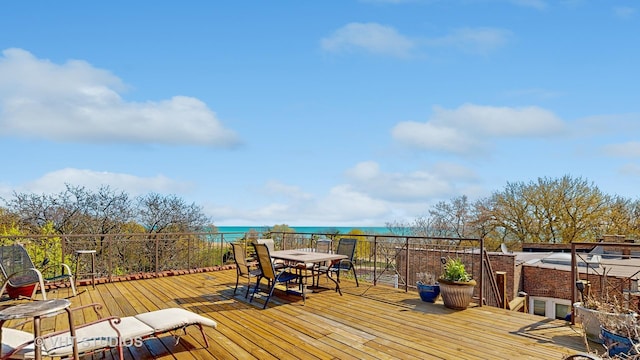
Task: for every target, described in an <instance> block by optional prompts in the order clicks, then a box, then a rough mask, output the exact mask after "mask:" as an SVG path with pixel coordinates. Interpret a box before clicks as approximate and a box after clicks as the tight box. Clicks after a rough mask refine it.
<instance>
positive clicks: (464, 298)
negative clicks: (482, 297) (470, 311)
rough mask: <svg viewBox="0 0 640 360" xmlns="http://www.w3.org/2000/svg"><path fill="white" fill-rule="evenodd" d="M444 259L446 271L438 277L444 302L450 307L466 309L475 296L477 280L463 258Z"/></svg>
mask: <svg viewBox="0 0 640 360" xmlns="http://www.w3.org/2000/svg"><path fill="white" fill-rule="evenodd" d="M442 260H443V263H444V272H443V273H442V275H441V276H440V278H439V279H438V282H439V283H440V295H442V302H444V306H446V307H448V308H450V309H456V310H462V309H466V308H467V306H469V303H470V302H471V298H472V297H473V290H474V288H475V286H476V281H475V280H473V279H472V278H471V275H470V274H469V273H467V270H466V269H465V267H464V263H462V260H460V259H458V258H455V259H454V258H449V259H444V258H443V259H442Z"/></svg>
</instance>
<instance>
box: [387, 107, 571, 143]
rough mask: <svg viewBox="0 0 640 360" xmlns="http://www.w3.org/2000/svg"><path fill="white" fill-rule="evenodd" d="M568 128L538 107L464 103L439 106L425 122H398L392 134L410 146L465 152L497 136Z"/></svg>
mask: <svg viewBox="0 0 640 360" xmlns="http://www.w3.org/2000/svg"><path fill="white" fill-rule="evenodd" d="M565 131H566V126H565V124H564V122H563V121H562V120H561V119H559V118H558V117H557V116H556V115H555V114H553V113H552V112H550V111H548V110H545V109H542V108H539V107H535V106H531V107H524V108H509V107H493V106H480V105H473V104H465V105H462V106H461V107H459V108H457V109H454V110H447V109H443V108H439V107H436V108H435V109H434V114H433V116H432V118H431V119H429V120H428V121H427V122H424V123H419V122H414V121H406V122H401V123H398V124H397V125H396V126H395V127H394V128H393V129H392V136H393V138H394V139H395V140H397V141H399V142H400V143H403V144H406V145H408V146H411V147H416V148H421V149H429V150H440V151H445V152H451V153H458V154H464V153H469V152H477V151H479V150H482V149H483V148H485V147H486V146H488V145H489V143H490V141H491V140H493V139H496V138H514V137H517V138H526V137H549V136H558V135H560V134H562V133H564V132H565Z"/></svg>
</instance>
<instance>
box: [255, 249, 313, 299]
mask: <svg viewBox="0 0 640 360" xmlns="http://www.w3.org/2000/svg"><path fill="white" fill-rule="evenodd" d="M252 245H253V247H254V249H255V251H256V258H257V260H258V264H259V266H260V270H261V274H260V275H258V279H257V281H256V286H255V287H254V288H253V292H252V293H251V299H249V302H251V301H253V296H254V295H255V294H256V292H258V290H260V281H261V280H262V279H267V281H268V285H269V290H268V294H267V298H266V299H265V301H264V306H263V307H262V308H263V309H266V308H267V304H268V303H269V300H270V299H271V295H273V290H274V289H275V288H276V285H277V284H278V283H286V284H287V287H288V285H289V283H290V282H292V281H294V280H295V281H297V280H298V275H297V274H294V273H292V272H290V271H289V270H288V268H283V269H278V270H276V267H275V265H274V263H273V260H271V255H269V247H268V246H267V245H266V244H256V243H253V244H252ZM302 298H303V300H304V292H303V295H302Z"/></svg>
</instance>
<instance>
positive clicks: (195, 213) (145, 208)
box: [136, 193, 211, 233]
mask: <svg viewBox="0 0 640 360" xmlns="http://www.w3.org/2000/svg"><path fill="white" fill-rule="evenodd" d="M136 219H137V221H138V223H139V224H140V225H142V226H143V227H144V228H145V229H146V231H147V232H149V233H160V232H193V231H203V230H205V227H206V226H207V225H208V224H210V223H211V220H210V219H209V217H207V216H206V215H205V214H204V212H203V211H202V208H201V207H200V206H197V205H196V204H195V203H192V204H187V203H186V202H185V201H184V200H183V199H181V198H179V197H177V196H175V195H167V196H163V195H160V194H157V193H150V194H148V195H145V196H140V197H138V198H137V215H136Z"/></svg>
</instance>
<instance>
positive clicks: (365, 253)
mask: <svg viewBox="0 0 640 360" xmlns="http://www.w3.org/2000/svg"><path fill="white" fill-rule="evenodd" d="M347 235H349V236H348V237H349V238H352V239H357V240H358V241H357V242H356V255H355V257H356V258H357V259H362V258H368V257H369V254H370V253H371V243H370V242H369V241H367V237H366V236H364V231H362V230H360V229H352V230H351V231H349V233H347Z"/></svg>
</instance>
